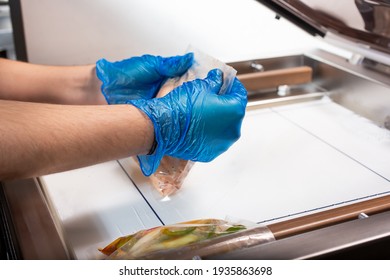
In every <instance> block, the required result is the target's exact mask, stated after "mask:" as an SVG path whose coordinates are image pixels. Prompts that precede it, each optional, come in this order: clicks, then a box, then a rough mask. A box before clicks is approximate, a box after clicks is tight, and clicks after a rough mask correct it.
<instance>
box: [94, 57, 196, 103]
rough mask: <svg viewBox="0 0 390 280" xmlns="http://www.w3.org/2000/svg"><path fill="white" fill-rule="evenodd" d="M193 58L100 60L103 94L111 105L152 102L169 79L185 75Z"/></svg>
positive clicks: (99, 69)
mask: <svg viewBox="0 0 390 280" xmlns="http://www.w3.org/2000/svg"><path fill="white" fill-rule="evenodd" d="M193 57H194V55H193V53H188V54H186V55H183V56H173V57H161V56H153V55H143V56H140V57H132V58H129V59H125V60H122V61H117V62H109V61H107V60H105V59H100V60H98V61H97V62H96V75H97V76H98V78H99V79H100V80H101V81H102V82H103V84H102V87H101V90H102V93H103V95H104V97H105V98H106V101H107V103H108V104H123V103H126V101H128V100H131V99H140V98H142V99H150V98H153V97H155V96H156V94H157V92H158V90H159V89H160V86H161V85H162V84H163V83H164V82H165V80H166V79H167V78H172V77H176V76H181V75H182V74H184V73H185V72H186V71H187V70H188V68H189V67H191V65H192V62H193Z"/></svg>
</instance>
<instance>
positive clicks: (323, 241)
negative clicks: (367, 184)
mask: <svg viewBox="0 0 390 280" xmlns="http://www.w3.org/2000/svg"><path fill="white" fill-rule="evenodd" d="M387 237H390V212H385V213H381V214H377V215H373V216H370V217H368V218H365V219H357V220H354V221H350V222H346V223H343V224H339V225H335V226H331V227H327V228H324V229H320V230H315V231H311V232H308V233H304V234H300V235H296V236H292V237H289V238H285V239H281V240H277V241H273V242H270V243H265V244H262V245H259V246H254V247H251V248H247V249H242V250H236V251H233V252H231V253H226V254H223V255H219V256H214V257H213V259H259V260H261V259H286V260H290V259H311V258H320V257H321V256H324V255H327V254H331V253H334V252H337V251H340V250H343V249H346V248H350V247H353V246H358V245H361V244H365V243H368V242H372V241H375V240H380V239H382V238H387Z"/></svg>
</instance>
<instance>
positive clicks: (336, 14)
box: [257, 0, 390, 54]
mask: <svg viewBox="0 0 390 280" xmlns="http://www.w3.org/2000/svg"><path fill="white" fill-rule="evenodd" d="M257 1H258V2H260V3H262V4H263V5H265V6H267V7H268V8H271V9H273V10H274V11H275V12H276V13H277V15H278V16H281V17H284V18H286V19H288V20H290V21H291V22H293V23H294V24H295V25H297V26H299V27H301V28H303V29H304V30H305V31H307V32H309V33H310V34H312V35H319V36H322V37H324V36H325V35H326V33H327V32H332V33H334V34H336V35H339V36H341V37H343V38H344V39H347V40H349V41H353V42H357V43H360V44H362V45H365V46H369V47H370V48H372V49H376V50H379V51H381V52H386V53H388V54H389V53H390V0H257Z"/></svg>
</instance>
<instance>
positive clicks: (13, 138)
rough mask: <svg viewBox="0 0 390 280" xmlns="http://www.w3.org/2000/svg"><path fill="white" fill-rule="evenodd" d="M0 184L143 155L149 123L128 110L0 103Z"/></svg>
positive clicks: (126, 107)
mask: <svg viewBox="0 0 390 280" xmlns="http://www.w3.org/2000/svg"><path fill="white" fill-rule="evenodd" d="M0 116H1V119H0V135H1V137H0V181H1V180H4V179H15V178H28V177H35V176H41V175H46V174H50V173H55V172H60V171H65V170H70V169H74V168H79V167H84V166H88V165H92V164H97V163H100V162H104V161H109V160H114V159H119V158H124V157H127V156H131V155H137V154H147V153H148V152H149V151H150V149H151V146H152V144H153V141H154V132H153V125H152V122H151V121H150V120H149V118H147V117H146V116H145V115H144V114H143V113H141V111H139V110H138V109H137V108H135V107H133V106H131V105H116V106H73V105H70V106H63V105H54V104H40V103H30V102H17V101H1V100H0Z"/></svg>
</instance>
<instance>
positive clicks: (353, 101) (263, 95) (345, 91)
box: [230, 50, 390, 127]
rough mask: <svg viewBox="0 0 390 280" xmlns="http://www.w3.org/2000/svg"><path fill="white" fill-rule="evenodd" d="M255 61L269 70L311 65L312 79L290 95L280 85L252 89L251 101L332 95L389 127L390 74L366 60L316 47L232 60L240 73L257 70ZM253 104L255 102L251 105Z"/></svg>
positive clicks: (272, 103)
mask: <svg viewBox="0 0 390 280" xmlns="http://www.w3.org/2000/svg"><path fill="white" fill-rule="evenodd" d="M253 63H255V64H261V65H262V66H263V67H264V70H265V71H268V70H274V69H281V68H291V67H297V66H309V67H311V68H312V69H313V78H312V82H310V83H306V84H302V85H294V86H290V88H289V95H288V96H286V97H284V96H280V95H279V94H278V88H270V89H261V90H258V91H251V92H249V94H248V99H249V102H250V104H251V103H252V104H258V105H260V104H261V106H275V105H277V104H278V102H281V104H282V103H283V104H286V102H297V101H303V100H305V99H307V100H312V98H320V97H321V95H327V96H329V97H330V98H331V99H332V100H333V101H334V102H336V103H338V104H340V105H342V106H344V107H346V108H348V109H350V110H351V111H353V112H355V113H356V114H358V115H360V116H363V117H366V118H368V119H370V120H371V121H373V122H374V123H376V124H377V125H379V126H381V127H388V125H386V124H388V120H389V118H390V77H389V76H388V75H385V74H383V73H380V72H375V71H372V70H371V69H369V68H367V67H365V66H364V65H363V64H358V65H356V64H352V63H350V62H348V61H347V60H346V59H345V58H342V57H338V56H336V55H334V54H331V53H328V52H325V51H322V50H313V51H312V52H309V53H306V54H302V55H293V56H285V57H274V58H266V59H261V60H252V61H242V62H233V63H230V65H232V66H233V67H234V68H236V69H237V72H238V75H239V74H242V73H253V72H255V71H256V70H254V69H253V67H252V66H251V65H252V64H253ZM250 106H251V105H250Z"/></svg>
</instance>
